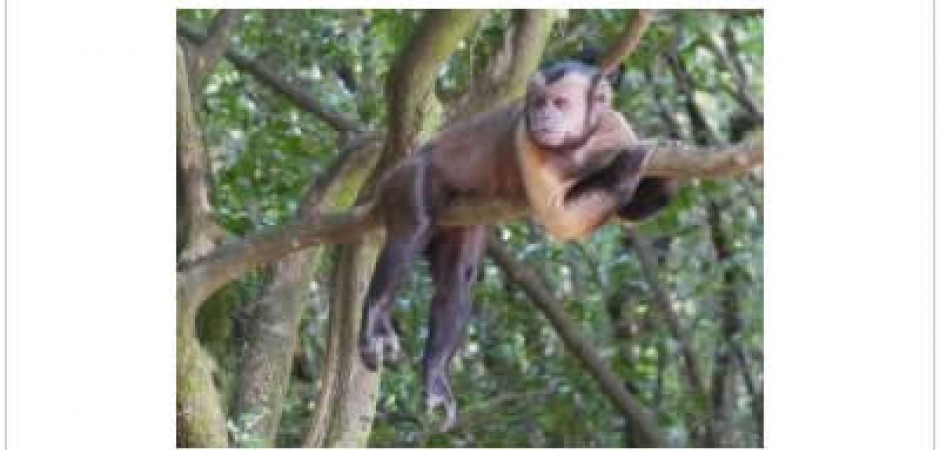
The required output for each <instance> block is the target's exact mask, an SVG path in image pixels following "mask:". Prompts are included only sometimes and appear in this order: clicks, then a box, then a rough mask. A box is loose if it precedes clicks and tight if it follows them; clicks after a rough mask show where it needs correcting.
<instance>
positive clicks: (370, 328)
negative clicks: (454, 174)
mask: <svg viewBox="0 0 940 450" xmlns="http://www.w3.org/2000/svg"><path fill="white" fill-rule="evenodd" d="M425 168H426V166H410V167H406V168H404V169H402V170H401V171H400V172H399V173H398V174H396V176H394V177H392V178H390V179H389V181H388V182H387V183H386V184H385V185H384V186H383V187H382V189H383V192H382V197H381V198H382V205H383V208H384V211H385V214H386V238H385V247H384V248H383V249H382V253H381V254H380V255H379V259H378V262H377V263H376V266H375V273H374V274H373V275H372V281H371V282H370V283H369V290H368V291H367V292H366V298H365V302H364V304H363V311H362V325H361V328H360V331H359V352H360V354H361V356H362V362H363V363H364V364H365V366H366V367H368V368H369V369H371V370H377V369H378V367H379V364H380V363H381V362H382V361H383V360H386V361H393V360H395V359H397V358H398V355H399V353H400V346H399V343H398V336H397V335H396V333H395V329H394V327H393V326H392V318H391V312H392V305H393V304H394V301H395V292H396V291H397V290H398V288H399V286H401V283H402V282H403V281H404V280H405V279H406V277H407V276H408V275H409V274H410V273H411V269H412V266H413V264H414V260H415V259H416V258H417V256H418V255H419V253H420V251H421V250H422V249H424V247H425V246H426V245H427V241H428V238H429V237H430V231H431V218H430V206H429V205H430V202H429V201H428V198H427V195H428V189H427V186H426V185H425V180H426V172H425ZM383 356H385V358H383Z"/></svg>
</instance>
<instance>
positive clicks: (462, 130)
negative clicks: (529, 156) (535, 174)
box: [428, 102, 522, 197]
mask: <svg viewBox="0 0 940 450" xmlns="http://www.w3.org/2000/svg"><path fill="white" fill-rule="evenodd" d="M521 114H522V105H521V103H520V102H513V103H510V104H508V105H505V106H502V107H498V108H496V109H493V110H490V111H487V112H484V113H481V114H477V115H475V116H473V117H470V118H468V119H466V120H464V121H461V122H458V123H456V124H454V125H453V126H451V127H448V128H445V129H444V130H442V131H441V132H440V133H438V134H437V136H435V137H434V138H433V139H431V140H430V141H429V142H428V147H429V148H428V151H429V152H430V155H431V165H432V171H431V173H432V174H433V176H435V177H437V179H436V180H435V182H436V183H441V184H442V185H443V187H444V188H446V189H449V190H453V191H455V192H456V193H461V194H470V195H485V196H497V197H508V196H513V195H522V191H521V189H522V182H521V179H520V175H519V168H518V164H517V162H516V157H515V153H514V147H513V145H514V141H513V139H514V137H513V136H514V132H515V128H516V124H517V123H518V122H519V120H520V116H521Z"/></svg>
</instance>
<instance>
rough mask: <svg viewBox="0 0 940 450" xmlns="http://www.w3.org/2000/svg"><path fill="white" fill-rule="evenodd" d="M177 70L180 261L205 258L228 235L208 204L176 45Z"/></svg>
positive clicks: (197, 133) (202, 156)
mask: <svg viewBox="0 0 940 450" xmlns="http://www.w3.org/2000/svg"><path fill="white" fill-rule="evenodd" d="M176 51H177V56H176V61H177V68H176V108H177V111H176V130H177V143H176V147H177V177H178V179H177V189H178V191H179V192H177V196H178V200H180V201H179V202H178V207H180V208H181V210H180V211H178V212H177V214H178V216H180V220H181V221H182V222H181V223H179V225H180V226H181V227H182V228H184V229H185V230H186V232H185V237H184V249H183V252H182V254H181V256H180V259H181V260H183V261H187V260H194V259H196V258H198V257H200V256H203V255H205V254H207V253H208V252H209V251H210V250H211V249H212V248H213V247H215V245H216V243H217V242H218V241H219V240H221V239H223V238H224V237H225V236H226V235H227V233H226V232H225V231H224V229H223V228H222V227H221V226H220V225H219V224H218V223H217V222H216V220H215V217H214V215H213V212H212V206H211V204H210V203H209V186H208V183H207V181H206V180H207V178H208V177H207V169H206V150H205V146H204V145H203V142H202V132H201V130H200V129H199V124H198V123H197V121H196V112H195V110H194V109H193V104H192V95H191V93H190V90H189V87H190V86H191V83H190V82H189V81H188V73H187V71H186V67H187V66H186V64H185V63H184V60H185V58H186V57H185V56H184V51H183V48H182V46H179V45H177V48H176Z"/></svg>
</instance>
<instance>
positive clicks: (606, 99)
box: [594, 80, 614, 104]
mask: <svg viewBox="0 0 940 450" xmlns="http://www.w3.org/2000/svg"><path fill="white" fill-rule="evenodd" d="M613 95H614V90H613V89H612V88H611V87H610V84H608V83H607V82H606V81H604V80H602V81H601V83H600V84H599V85H598V86H597V92H595V93H594V102H595V103H604V104H610V103H611V99H612V97H613Z"/></svg>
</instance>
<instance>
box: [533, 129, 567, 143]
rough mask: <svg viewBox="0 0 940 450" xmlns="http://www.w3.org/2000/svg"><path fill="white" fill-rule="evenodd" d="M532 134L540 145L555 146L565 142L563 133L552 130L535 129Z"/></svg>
mask: <svg viewBox="0 0 940 450" xmlns="http://www.w3.org/2000/svg"><path fill="white" fill-rule="evenodd" d="M532 134H533V135H534V137H535V139H536V140H537V141H539V143H540V144H548V145H555V144H558V143H560V142H562V141H564V140H565V132H564V131H561V130H557V129H552V128H536V129H534V130H532Z"/></svg>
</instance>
